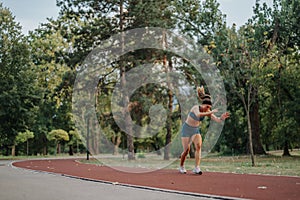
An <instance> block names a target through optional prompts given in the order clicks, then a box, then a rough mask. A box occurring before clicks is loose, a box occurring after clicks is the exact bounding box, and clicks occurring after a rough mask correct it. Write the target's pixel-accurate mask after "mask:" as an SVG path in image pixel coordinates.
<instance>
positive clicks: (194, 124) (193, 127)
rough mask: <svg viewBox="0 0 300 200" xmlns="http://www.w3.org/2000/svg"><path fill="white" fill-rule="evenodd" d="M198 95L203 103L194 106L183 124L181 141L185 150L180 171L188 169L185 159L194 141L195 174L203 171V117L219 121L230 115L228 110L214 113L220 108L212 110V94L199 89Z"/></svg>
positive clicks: (181, 158) (183, 171)
mask: <svg viewBox="0 0 300 200" xmlns="http://www.w3.org/2000/svg"><path fill="white" fill-rule="evenodd" d="M198 96H199V98H201V99H202V105H201V106H199V105H195V106H193V107H192V109H191V110H190V112H189V114H188V117H187V119H186V121H185V122H184V124H183V126H182V131H181V142H182V146H183V152H182V154H181V157H180V167H179V172H180V173H183V174H185V173H186V169H185V168H184V161H185V159H186V156H187V155H188V154H189V151H190V144H191V142H193V143H194V145H195V147H196V152H195V168H194V169H193V171H192V172H193V173H195V174H202V171H201V169H200V159H201V146H202V137H201V134H200V130H199V126H200V124H201V121H203V119H204V118H205V116H207V117H210V118H211V119H212V120H214V121H216V122H219V123H220V122H222V121H224V120H225V119H227V118H228V117H229V113H228V112H225V113H223V114H222V115H221V117H216V116H215V115H214V113H216V112H218V110H217V109H214V110H211V105H212V104H211V98H210V96H209V95H199V90H198Z"/></svg>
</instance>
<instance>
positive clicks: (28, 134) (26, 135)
mask: <svg viewBox="0 0 300 200" xmlns="http://www.w3.org/2000/svg"><path fill="white" fill-rule="evenodd" d="M32 138H34V133H33V132H32V131H29V130H26V131H25V132H23V133H21V132H19V133H18V135H17V136H16V140H15V142H16V144H19V143H23V142H27V141H28V140H29V139H32Z"/></svg>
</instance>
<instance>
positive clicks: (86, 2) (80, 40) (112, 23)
mask: <svg viewBox="0 0 300 200" xmlns="http://www.w3.org/2000/svg"><path fill="white" fill-rule="evenodd" d="M57 6H59V7H60V15H59V17H58V18H57V19H49V20H48V22H47V23H45V24H43V25H41V26H40V28H38V29H36V30H35V31H32V32H31V33H30V35H29V36H28V37H27V38H25V37H24V36H23V35H22V34H21V27H20V25H19V24H18V23H17V22H15V19H14V17H13V16H12V13H11V12H10V11H9V10H8V9H6V8H3V6H2V4H0V102H1V103H0V146H1V149H8V148H9V146H11V145H13V144H14V142H16V141H17V143H18V142H23V141H26V138H27V140H28V139H29V137H31V136H29V135H28V136H26V134H25V133H24V132H25V131H26V130H32V131H33V132H34V138H33V140H32V148H31V150H32V152H33V153H34V154H38V153H43V154H47V153H48V152H47V150H48V147H49V145H51V143H49V141H48V140H54V141H56V142H58V141H69V142H68V145H69V146H70V151H71V149H72V146H73V145H76V144H77V145H78V144H82V142H81V139H82V138H80V137H79V133H78V132H77V131H74V130H75V127H74V122H73V119H72V114H71V113H72V108H71V106H72V92H73V91H72V89H73V84H74V80H75V78H76V73H77V72H78V71H79V70H82V62H83V61H84V59H85V58H86V56H87V55H88V53H90V52H91V50H93V49H94V48H95V47H97V45H99V44H100V43H101V41H103V40H105V39H107V38H109V37H110V36H111V35H113V34H116V33H118V32H120V31H121V29H123V30H128V29H133V28H139V27H145V26H149V27H150V26H152V27H162V28H168V29H171V30H172V29H175V28H176V31H177V32H178V33H180V34H184V35H188V36H191V38H193V39H195V40H196V42H197V43H198V44H201V45H203V48H204V50H205V51H206V52H207V53H209V54H210V55H212V56H213V57H214V59H215V60H214V61H213V63H211V64H215V65H216V66H217V67H218V68H219V69H220V72H221V74H222V75H223V77H224V79H223V80H224V82H225V86H226V90H227V92H228V93H227V102H228V109H229V111H230V113H231V117H230V118H229V119H228V120H227V121H226V123H225V127H224V130H223V134H222V136H221V138H220V140H219V143H218V144H217V145H216V147H215V151H222V152H223V153H234V154H237V153H245V152H247V151H248V148H247V146H248V143H249V142H248V137H247V133H248V129H247V126H248V124H247V122H248V120H249V118H247V117H246V116H247V113H248V114H250V113H253V112H254V111H257V110H255V106H253V105H259V106H258V107H256V108H258V113H257V114H259V115H258V116H259V117H258V119H259V123H257V122H256V123H254V124H252V126H253V125H254V127H258V129H259V132H258V133H259V135H258V137H259V138H261V140H262V143H263V145H264V147H265V148H266V149H267V150H268V149H282V148H283V147H284V146H286V145H287V144H288V145H289V147H299V143H300V141H299V137H298V135H299V132H300V130H299V127H300V117H299V116H300V115H299V110H300V105H299V103H298V102H299V101H300V92H299V91H300V88H299V85H300V82H299V80H300V77H299V74H300V73H299V70H300V69H299V60H300V59H299V58H300V56H299V30H300V28H299V21H300V19H299V14H298V13H300V10H299V9H300V2H299V1H298V0H274V6H273V7H272V8H270V7H268V6H267V5H266V4H261V3H260V1H256V4H255V6H254V9H253V17H251V18H250V19H249V20H248V22H247V23H246V24H245V25H243V26H242V27H239V28H238V27H236V26H235V25H233V26H232V27H226V22H225V20H226V18H225V15H224V14H223V13H222V12H221V11H220V9H219V3H218V2H217V1H216V0H207V1H179V0H178V1H169V0H159V1H144V0H142V1H139V0H131V1H126V0H124V1H123V11H124V12H123V13H120V6H121V3H120V1H116V0H105V1H96V0H58V1H57ZM121 14H122V16H120V15H121ZM121 22H122V23H121ZM121 24H122V27H121ZM164 56H166V57H164ZM125 57H126V63H127V65H126V69H125V70H130V69H132V68H135V67H137V66H139V65H142V64H145V63H158V64H161V65H162V63H163V62H162V60H163V59H164V58H166V59H167V60H168V61H173V66H164V67H170V68H172V70H176V71H178V72H180V73H182V74H184V75H185V76H186V77H187V80H188V81H189V82H190V83H191V84H195V85H201V84H203V85H205V83H204V82H203V80H202V77H201V76H200V75H199V74H198V73H196V70H195V69H194V68H193V67H192V66H191V65H190V64H189V63H187V62H186V61H183V60H181V59H180V58H177V57H176V55H170V54H166V53H165V52H163V51H155V50H153V49H146V50H145V49H143V50H137V51H135V52H130V53H128V54H127V55H124V58H125ZM120 67H121V65H120V63H118V62H116V63H114V64H113V65H111V66H109V67H107V68H105V70H103V71H102V72H101V76H100V77H99V82H98V88H97V97H96V99H97V100H96V102H97V105H96V110H97V114H98V118H99V122H100V125H101V127H102V128H103V130H104V132H105V134H106V135H105V134H104V136H105V137H106V140H105V139H103V140H102V139H101V141H100V142H99V143H100V144H99V146H98V147H97V148H98V149H100V148H103V149H105V150H106V147H107V146H108V141H113V143H114V144H116V145H120V140H122V142H121V144H122V145H123V146H122V147H123V148H126V146H127V141H126V140H127V138H126V136H125V134H124V133H122V132H121V130H120V129H119V127H118V126H117V124H116V123H115V121H114V118H113V116H112V112H111V100H110V99H111V97H112V92H113V88H114V86H115V84H116V82H118V81H119V80H120ZM159 73H160V74H163V73H164V72H163V71H160V72H159ZM145 76H147V75H145ZM140 78H141V77H140ZM216 84H217V82H216ZM216 87H217V85H216ZM83 88H84V86H83ZM170 97H172V98H175V96H174V94H171V93H169V91H168V90H167V89H166V88H163V87H159V86H157V85H155V84H148V85H145V86H144V87H141V88H139V89H138V90H136V91H135V93H134V94H133V95H132V96H131V97H130V102H131V104H130V106H131V107H130V109H131V110H130V114H131V118H132V120H133V121H134V123H136V124H138V125H140V126H142V127H143V128H144V132H143V133H145V134H147V131H149V129H151V128H157V127H154V126H155V124H154V126H153V127H150V126H149V124H151V122H154V121H155V120H154V119H151V112H152V113H156V111H155V109H154V107H153V106H154V105H156V104H159V105H161V106H163V107H164V108H165V109H168V105H169V103H170V102H169V101H170ZM174 102H175V101H174ZM176 106H177V107H176V108H177V110H173V111H172V112H169V118H168V124H172V127H171V130H172V146H171V153H172V154H173V156H175V157H178V155H179V154H180V153H181V144H180V138H179V136H178V135H177V134H178V132H179V130H180V129H179V127H180V123H179V120H180V119H179V118H180V107H179V105H176ZM151 109H152V110H151ZM82 112H84V113H82V115H83V116H86V115H88V112H89V111H88V110H83V111H82ZM154 115H155V114H152V116H154ZM250 120H251V119H250ZM152 125H153V124H152ZM206 128H207V127H206V124H203V127H202V132H203V133H204V132H205V131H206ZM63 130H66V131H63ZM68 132H69V134H68ZM21 133H24V134H21ZM166 133H167V127H161V129H160V130H159V133H158V134H157V135H155V136H154V137H150V138H146V139H137V138H135V145H136V146H137V147H139V148H141V149H143V152H146V151H152V150H154V151H156V150H159V149H161V147H163V146H165V141H166ZM80 134H82V135H84V134H85V133H84V132H82V133H80ZM203 136H205V135H203ZM100 138H103V137H100ZM63 143H64V142H63ZM93 145H96V144H93ZM2 147H3V148H2ZM95 148H96V147H95ZM110 150H111V149H109V151H110ZM1 153H4V152H1Z"/></svg>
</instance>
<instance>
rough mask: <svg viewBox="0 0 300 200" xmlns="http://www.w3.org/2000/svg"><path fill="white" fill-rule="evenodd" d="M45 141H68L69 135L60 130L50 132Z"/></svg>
mask: <svg viewBox="0 0 300 200" xmlns="http://www.w3.org/2000/svg"><path fill="white" fill-rule="evenodd" d="M47 139H48V140H50V141H52V140H54V141H56V142H59V141H69V134H68V133H67V132H66V131H65V130H62V129H57V130H52V131H50V132H49V133H48V134H47Z"/></svg>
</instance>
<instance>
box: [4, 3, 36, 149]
mask: <svg viewBox="0 0 300 200" xmlns="http://www.w3.org/2000/svg"><path fill="white" fill-rule="evenodd" d="M0 66H1V67H0V102H1V103H0V110H1V112H0V121H1V123H0V124H1V125H0V145H1V146H4V147H5V148H7V147H8V146H14V140H15V137H16V136H17V134H18V132H23V131H25V130H26V129H31V127H32V126H33V124H34V122H35V115H36V106H37V104H38V102H39V99H40V97H39V95H38V90H37V81H36V80H37V79H36V77H35V74H34V73H33V71H32V69H31V63H30V56H29V48H28V45H27V43H26V40H25V37H24V36H23V35H22V34H21V26H20V25H19V24H18V23H17V22H15V18H14V17H13V15H12V13H11V12H10V11H9V10H8V9H7V8H4V7H3V6H2V3H0Z"/></svg>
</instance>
